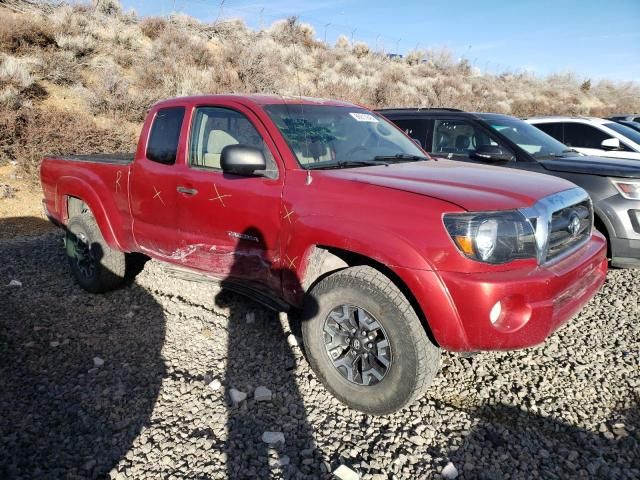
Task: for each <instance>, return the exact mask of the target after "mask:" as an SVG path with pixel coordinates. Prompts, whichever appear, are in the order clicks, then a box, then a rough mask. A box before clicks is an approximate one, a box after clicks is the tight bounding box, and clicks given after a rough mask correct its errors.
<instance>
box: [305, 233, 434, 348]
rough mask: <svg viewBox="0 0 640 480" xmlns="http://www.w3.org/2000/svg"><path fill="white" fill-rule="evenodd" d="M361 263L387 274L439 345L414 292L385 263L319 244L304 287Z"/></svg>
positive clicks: (432, 339) (430, 338)
mask: <svg viewBox="0 0 640 480" xmlns="http://www.w3.org/2000/svg"><path fill="white" fill-rule="evenodd" d="M359 265H367V266H369V267H371V268H375V269H376V270H378V271H379V272H380V273H382V274H383V275H386V276H387V277H388V278H389V279H390V280H391V281H392V282H393V283H394V284H395V286H396V287H398V289H399V290H400V291H401V292H402V294H403V295H404V296H405V297H406V298H407V300H409V303H410V304H411V306H412V307H413V310H414V311H415V312H416V315H418V318H419V319H420V321H421V323H422V325H423V327H424V329H425V331H426V333H427V335H428V337H429V340H431V342H432V343H433V344H434V345H438V343H437V341H436V339H435V337H434V336H433V332H431V328H430V326H429V322H428V321H427V318H426V317H425V315H424V312H423V311H422V308H420V304H419V303H418V301H417V300H416V298H415V296H414V295H413V292H411V289H410V288H409V287H407V285H406V284H405V283H404V281H402V279H401V278H400V277H399V276H398V275H397V274H396V273H395V272H394V271H393V270H391V269H390V268H389V267H387V266H386V265H385V264H383V263H380V262H378V261H376V260H374V259H372V258H370V257H367V256H366V255H361V254H359V253H355V252H351V251H348V250H343V249H341V248H335V247H325V246H319V245H318V246H316V247H314V251H313V252H312V253H311V258H310V263H309V267H308V269H307V272H308V274H307V275H305V281H304V282H303V287H304V289H305V291H309V290H310V289H311V288H313V287H314V285H316V284H317V283H318V282H320V281H321V280H322V279H324V278H325V277H328V276H329V275H331V274H332V273H335V272H337V271H338V270H342V269H345V268H348V267H355V266H359ZM311 269H313V270H311Z"/></svg>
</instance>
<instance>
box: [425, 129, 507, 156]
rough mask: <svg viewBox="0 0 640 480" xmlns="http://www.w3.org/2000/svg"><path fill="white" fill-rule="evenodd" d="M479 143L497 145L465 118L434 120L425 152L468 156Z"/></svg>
mask: <svg viewBox="0 0 640 480" xmlns="http://www.w3.org/2000/svg"><path fill="white" fill-rule="evenodd" d="M481 145H498V144H497V143H496V142H495V141H493V140H492V139H491V137H489V135H487V134H486V133H485V132H484V131H483V130H482V129H480V128H479V127H476V126H475V125H473V124H472V123H470V122H468V121H466V120H436V121H435V122H434V126H433V139H432V141H431V145H427V148H426V150H427V152H429V153H433V154H434V155H436V156H437V155H441V156H442V154H445V156H448V157H452V156H454V155H455V156H463V157H466V158H469V156H470V155H471V154H472V153H474V152H475V151H476V150H477V149H478V147H479V146H481Z"/></svg>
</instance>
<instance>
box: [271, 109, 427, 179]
mask: <svg viewBox="0 0 640 480" xmlns="http://www.w3.org/2000/svg"><path fill="white" fill-rule="evenodd" d="M264 109H265V110H266V112H267V113H268V114H269V116H270V117H271V119H272V120H273V121H274V123H275V124H276V126H277V127H278V128H279V129H280V131H281V132H282V135H283V136H284V138H285V139H286V140H287V143H288V144H289V147H291V151H292V152H293V153H294V154H295V156H296V158H297V159H298V162H299V163H300V165H301V166H302V168H306V169H316V168H340V167H354V166H366V165H372V164H373V165H375V164H376V162H377V163H381V164H382V163H388V162H391V161H393V162H395V161H411V160H426V159H427V157H425V154H424V152H422V151H421V150H420V149H419V148H418V147H417V146H416V145H415V143H414V142H413V141H411V140H410V139H409V138H407V137H406V136H405V135H404V134H403V133H402V132H400V131H399V130H397V129H396V128H395V127H394V126H393V125H391V124H390V123H389V122H388V121H386V120H385V119H383V118H381V117H378V116H376V115H374V114H372V113H371V112H369V111H367V110H365V109H363V108H357V107H337V106H330V105H301V104H295V105H290V104H278V105H266V106H265V107H264Z"/></svg>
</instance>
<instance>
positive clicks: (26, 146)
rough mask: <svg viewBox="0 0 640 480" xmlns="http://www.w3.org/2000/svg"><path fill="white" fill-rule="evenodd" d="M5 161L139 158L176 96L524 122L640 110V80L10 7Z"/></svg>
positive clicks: (281, 27) (294, 25)
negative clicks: (85, 155)
mask: <svg viewBox="0 0 640 480" xmlns="http://www.w3.org/2000/svg"><path fill="white" fill-rule="evenodd" d="M0 20H1V21H0V163H2V162H7V161H15V162H17V164H18V168H19V170H21V171H22V172H23V173H25V174H26V175H30V176H32V177H33V176H34V175H35V173H36V172H37V166H38V161H39V158H40V157H41V155H42V153H43V152H49V153H57V152H60V153H62V152H76V153H81V152H88V151H112V150H130V149H131V148H132V147H133V145H134V143H135V141H136V132H137V128H138V125H139V122H140V121H141V120H142V118H143V116H144V113H145V111H146V109H147V108H148V107H149V106H150V105H151V104H152V103H153V102H155V101H157V100H158V99H161V98H165V97H171V96H176V95H188V94H195V93H205V92H206V93H222V92H271V93H281V94H295V95H298V94H302V95H310V96H320V97H333V98H339V99H345V100H350V101H354V102H358V103H361V104H364V105H368V106H370V107H382V106H409V105H411V106H415V105H419V106H425V107H426V106H430V107H433V106H448V107H458V108H463V109H470V110H489V111H497V112H504V113H511V114H514V115H532V114H543V113H545V114H556V113H557V114H591V115H605V114H608V113H612V112H614V111H627V110H633V111H639V110H640V85H638V84H634V83H617V84H616V83H612V82H608V81H602V82H598V83H596V82H591V81H589V80H585V79H578V78H577V77H575V76H574V75H570V74H563V75H552V76H549V77H546V78H540V77H536V76H534V75H531V74H528V73H511V72H505V73H503V74H500V75H491V74H486V73H482V72H480V71H478V70H477V69H475V68H473V67H472V66H471V64H470V63H469V62H468V61H466V60H464V59H463V60H456V59H454V58H453V57H452V56H451V54H450V53H447V52H446V51H414V52H410V53H409V54H408V55H406V56H405V57H404V58H394V59H390V58H388V57H387V56H385V55H382V54H381V53H377V52H373V51H372V50H371V49H370V48H369V47H368V46H367V45H366V44H363V43H355V44H351V43H350V42H349V41H348V40H347V39H346V38H345V37H342V38H340V39H339V40H338V41H337V42H336V44H335V45H326V44H324V43H323V42H320V41H318V40H317V39H316V38H317V36H316V34H315V32H314V31H313V29H312V28H311V27H310V26H309V25H306V24H303V23H300V22H298V21H297V20H296V19H295V18H289V19H286V20H282V21H280V22H276V23H274V24H273V25H272V26H271V27H270V28H268V29H266V30H262V31H254V30H251V29H249V28H248V27H247V26H246V25H245V24H244V23H242V22H241V21H221V22H217V23H215V24H205V23H201V22H199V21H197V20H195V19H193V18H189V17H186V16H180V15H178V16H173V17H171V18H169V19H166V18H156V17H147V18H140V17H137V16H136V15H135V14H133V13H125V12H123V11H122V9H121V8H120V5H119V3H118V2H117V1H115V0H99V1H97V2H95V3H94V5H93V6H86V5H85V6H82V5H76V6H69V5H64V4H52V3H48V2H36V1H33V0H31V1H24V0H23V1H18V0H0Z"/></svg>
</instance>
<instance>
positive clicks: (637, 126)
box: [609, 118, 640, 132]
mask: <svg viewBox="0 0 640 480" xmlns="http://www.w3.org/2000/svg"><path fill="white" fill-rule="evenodd" d="M609 120H613V119H611V118H610V119H609ZM614 122H616V123H619V124H620V125H625V126H627V127H629V128H632V129H634V130H635V131H636V132H640V121H638V122H633V121H630V120H614Z"/></svg>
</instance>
